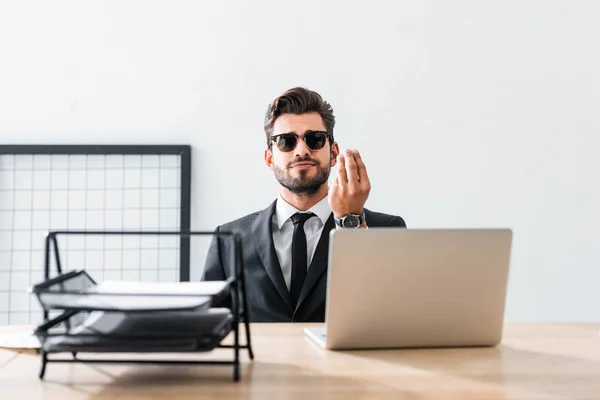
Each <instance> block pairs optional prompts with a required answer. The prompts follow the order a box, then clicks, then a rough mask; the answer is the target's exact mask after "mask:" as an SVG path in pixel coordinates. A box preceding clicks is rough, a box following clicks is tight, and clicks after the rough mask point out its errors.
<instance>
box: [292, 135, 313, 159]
mask: <svg viewBox="0 0 600 400" xmlns="http://www.w3.org/2000/svg"><path fill="white" fill-rule="evenodd" d="M294 153H295V154H294V155H295V156H296V157H304V156H306V155H309V154H310V149H309V148H308V146H307V145H306V143H305V142H304V139H302V138H300V137H299V138H298V143H296V148H295V149H294Z"/></svg>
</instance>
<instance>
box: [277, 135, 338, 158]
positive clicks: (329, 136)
mask: <svg viewBox="0 0 600 400" xmlns="http://www.w3.org/2000/svg"><path fill="white" fill-rule="evenodd" d="M312 133H323V134H325V137H326V139H329V141H330V142H333V135H332V134H331V133H329V132H327V131H306V132H304V133H303V134H302V135H298V134H297V133H295V132H290V133H280V134H279V135H273V136H271V137H270V138H269V139H270V141H269V149H271V148H272V146H273V143H275V145H277V138H279V137H281V136H284V135H286V136H287V135H292V136H294V137H295V138H296V144H295V145H294V147H292V148H291V149H290V150H288V151H284V150H281V149H280V148H279V146H277V148H278V149H279V151H281V152H282V153H289V152H290V151H294V149H295V148H296V146H298V139H299V138H301V139H302V140H303V141H304V143H305V144H306V147H308V148H309V149H310V151H318V150H321V149H322V148H323V147H325V145H324V144H323V147H320V148H318V149H313V148H311V147H310V146H309V145H308V143H306V135H308V134H312Z"/></svg>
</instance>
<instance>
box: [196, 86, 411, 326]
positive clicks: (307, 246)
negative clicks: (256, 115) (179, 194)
mask: <svg viewBox="0 0 600 400" xmlns="http://www.w3.org/2000/svg"><path fill="white" fill-rule="evenodd" d="M334 125H335V118H334V115H333V110H332V108H331V106H330V105H329V104H328V103H327V102H326V101H324V100H323V99H322V97H321V96H320V95H319V94H318V93H316V92H313V91H310V90H307V89H305V88H294V89H290V90H288V91H286V92H285V93H284V94H283V95H281V96H280V97H278V98H276V99H275V100H274V101H273V102H272V103H271V104H270V105H269V107H268V109H267V113H266V117H265V125H264V129H265V133H266V139H267V148H266V149H265V152H264V158H265V163H266V165H267V166H268V167H269V168H270V169H271V170H272V171H273V172H274V173H275V178H276V179H277V180H278V181H279V183H280V185H281V187H280V192H279V196H278V198H277V200H275V202H273V203H272V204H271V205H270V206H269V207H267V208H266V209H264V210H262V211H259V212H255V213H252V214H250V215H247V216H245V217H243V218H240V219H238V220H236V221H233V222H229V223H227V224H224V225H222V226H220V227H218V228H217V230H216V231H217V232H219V231H228V232H238V233H240V235H241V236H242V245H243V256H242V257H243V262H244V271H245V274H246V287H247V289H248V293H247V298H248V306H249V313H250V320H251V321H253V322H323V321H324V320H325V298H326V288H327V273H326V270H327V262H328V260H327V258H328V249H329V233H330V231H331V230H332V229H334V228H337V229H358V228H367V227H406V224H405V223H404V220H403V219H402V218H401V217H398V216H392V215H386V214H381V213H376V212H373V211H369V210H367V209H365V208H364V204H365V202H366V200H367V197H368V196H369V192H370V190H371V184H370V182H369V176H368V175H367V170H366V168H365V164H364V163H363V161H362V158H361V156H360V153H359V152H358V151H357V150H346V151H344V152H340V149H339V146H338V143H337V142H335V140H334V137H333V128H334ZM336 165H338V174H337V176H336V178H335V182H334V183H333V185H332V186H331V187H328V178H329V173H330V171H331V167H334V166H336ZM231 245H232V243H231V241H230V240H226V239H224V238H221V239H218V238H217V237H216V236H215V237H214V238H213V240H212V242H211V245H210V248H209V250H208V255H207V259H206V264H205V267H204V274H203V279H204V280H225V279H227V277H228V276H229V275H230V271H231V270H232V266H231V261H232V260H230V259H228V258H227V256H228V255H229V254H231V253H230V252H231ZM368 267H369V266H368V265H365V268H368Z"/></svg>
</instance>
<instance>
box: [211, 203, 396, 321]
mask: <svg viewBox="0 0 600 400" xmlns="http://www.w3.org/2000/svg"><path fill="white" fill-rule="evenodd" d="M275 204H276V202H273V203H272V204H271V205H270V206H269V207H268V208H266V209H264V210H262V211H259V212H256V213H253V214H250V215H247V216H245V217H243V218H240V219H238V220H235V221H232V222H229V223H227V224H224V225H221V226H219V227H217V229H216V232H219V231H224V232H236V233H239V234H240V235H241V237H242V247H243V256H242V257H243V262H244V272H245V275H246V288H247V298H248V306H249V313H250V321H252V322H324V320H325V299H326V290H327V274H326V271H327V265H328V256H329V233H330V231H331V230H332V229H335V223H334V221H333V214H331V216H330V217H329V219H328V220H327V222H326V223H325V227H324V229H323V232H322V234H321V238H320V239H319V242H318V244H317V248H316V249H315V253H314V255H313V259H312V262H311V264H310V267H309V268H308V272H307V275H306V279H305V281H304V286H303V287H302V291H301V293H300V297H299V299H298V305H297V306H296V308H295V309H292V306H291V304H290V294H289V291H288V289H287V286H286V284H285V280H284V278H283V273H282V272H281V267H280V265H279V260H278V258H277V253H276V252H275V246H274V245H273V232H272V225H271V219H272V217H273V214H274V212H275ZM365 219H366V222H367V226H369V227H404V228H405V227H406V224H405V222H404V220H403V219H402V218H401V217H398V216H393V215H388V214H382V213H377V212H373V211H369V210H367V209H365ZM232 245H233V243H232V241H231V240H230V239H229V240H228V238H226V237H223V238H220V239H219V238H218V237H217V236H215V237H213V240H212V242H211V244H210V247H209V249H208V254H207V257H206V264H205V266H204V272H203V276H202V280H225V279H227V277H229V276H230V275H231V272H232V261H233V260H232V258H231V256H230V254H231V251H232V249H231V246H232Z"/></svg>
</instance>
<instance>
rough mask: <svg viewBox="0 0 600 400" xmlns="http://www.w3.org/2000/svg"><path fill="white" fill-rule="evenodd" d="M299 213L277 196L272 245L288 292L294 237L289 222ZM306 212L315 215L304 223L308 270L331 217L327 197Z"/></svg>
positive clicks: (291, 224)
mask: <svg viewBox="0 0 600 400" xmlns="http://www.w3.org/2000/svg"><path fill="white" fill-rule="evenodd" d="M299 211H300V210H298V209H297V208H296V207H294V206H292V205H291V204H289V203H288V202H286V201H285V200H284V199H283V198H282V197H281V195H279V197H278V198H277V204H276V205H275V214H273V219H272V220H271V226H272V227H273V244H274V245H275V252H276V253H277V258H278V259H279V265H281V272H283V278H284V279H285V284H286V286H287V288H288V290H290V282H291V280H292V238H293V236H294V223H293V222H292V220H291V216H292V215H294V214H296V213H297V212H299ZM306 212H312V213H313V214H315V215H316V216H314V217H312V218H309V219H308V220H307V221H306V222H305V223H304V233H305V234H306V250H307V253H308V254H307V260H308V265H307V266H306V268H307V269H308V267H309V266H310V263H311V261H312V258H313V255H314V254H315V249H316V248H317V244H318V243H319V239H320V238H321V232H323V227H324V226H325V222H327V219H328V218H329V216H330V215H331V207H329V200H328V198H327V196H325V198H324V199H323V200H321V201H320V202H318V203H317V204H315V205H314V206H312V208H311V209H310V210H308V211H306Z"/></svg>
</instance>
